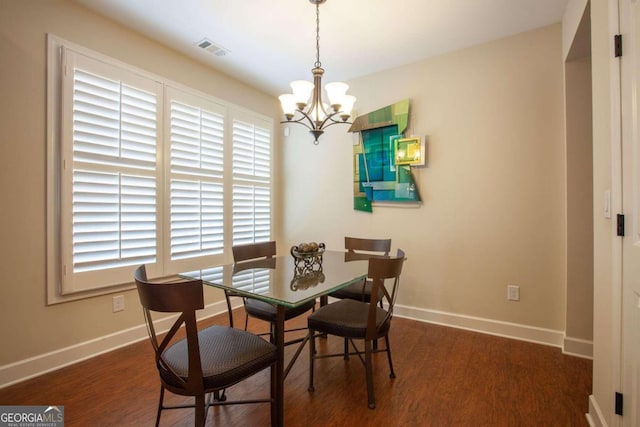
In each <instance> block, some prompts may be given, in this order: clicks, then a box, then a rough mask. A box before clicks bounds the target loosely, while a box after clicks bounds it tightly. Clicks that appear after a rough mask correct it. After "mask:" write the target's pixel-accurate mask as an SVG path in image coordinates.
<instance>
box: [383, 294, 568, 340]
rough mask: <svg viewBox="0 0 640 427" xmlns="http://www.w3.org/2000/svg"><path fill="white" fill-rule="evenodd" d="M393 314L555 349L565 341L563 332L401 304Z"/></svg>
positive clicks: (396, 306) (395, 308)
mask: <svg viewBox="0 0 640 427" xmlns="http://www.w3.org/2000/svg"><path fill="white" fill-rule="evenodd" d="M393 314H394V315H397V316H398V317H404V318H407V319H413V320H417V321H421V322H427V323H435V324H437V325H442V326H450V327H454V328H459V329H466V330H469V331H474V332H481V333H484V334H489V335H496V336H500V337H505V338H513V339H517V340H520V341H528V342H533V343H537V344H544V345H550V346H553V347H560V348H562V343H563V340H564V332H563V331H554V330H552V329H543V328H537V327H533V326H527V325H520V324H517V323H509V322H502V321H499V320H491V319H485V318H481V317H473V316H466V315H462V314H455V313H447V312H444V311H437V310H426V309H422V308H415V307H408V306H402V305H399V304H396V305H395V307H394V310H393Z"/></svg>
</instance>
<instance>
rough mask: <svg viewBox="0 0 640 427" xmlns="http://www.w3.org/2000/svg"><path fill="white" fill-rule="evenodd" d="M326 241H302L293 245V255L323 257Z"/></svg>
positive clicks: (295, 256)
mask: <svg viewBox="0 0 640 427" xmlns="http://www.w3.org/2000/svg"><path fill="white" fill-rule="evenodd" d="M323 252H324V243H316V242H309V243H300V244H299V245H298V246H291V255H293V257H294V258H310V257H318V256H320V257H322V253H323Z"/></svg>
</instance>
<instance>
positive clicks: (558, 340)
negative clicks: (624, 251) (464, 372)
mask: <svg viewBox="0 0 640 427" xmlns="http://www.w3.org/2000/svg"><path fill="white" fill-rule="evenodd" d="M240 304H241V301H240V300H238V301H236V302H235V303H234V308H235V307H237V306H239V305H240ZM226 310H227V307H226V304H225V302H224V301H219V302H216V303H213V304H210V305H208V306H206V307H205V308H204V310H202V311H201V312H200V313H199V318H200V319H204V318H207V317H211V316H215V315H218V314H220V313H223V312H225V311H226ZM394 314H395V315H397V316H398V317H404V318H407V319H412V320H416V321H420V322H427V323H434V324H438V325H443V326H450V327H454V328H460V329H466V330H470V331H474V332H481V333H485V334H490V335H497V336H502V337H506V338H512V339H517V340H521V341H529V342H533V343H537V344H544V345H550V346H553V347H559V348H563V349H565V348H566V349H568V350H570V351H568V352H567V354H574V355H577V356H580V357H591V351H592V343H590V342H586V341H583V340H578V339H575V338H566V337H565V336H564V332H563V331H555V330H551V329H543V328H536V327H532V326H526V325H520V324H516V323H509V322H502V321H498V320H491V319H484V318H480V317H473V316H465V315H460V314H454V313H447V312H443V311H437V310H426V309H421V308H415V307H408V306H403V305H399V304H396V306H395V310H394ZM171 324H172V322H171V318H166V319H162V320H160V321H159V323H158V327H157V330H158V331H166V330H168V329H169V328H170V327H171ZM146 338H147V330H146V326H145V325H144V324H140V325H138V326H135V327H133V328H129V329H126V330H123V331H119V332H116V333H113V334H110V335H107V336H104V337H100V338H95V339H92V340H89V341H86V342H83V343H79V344H76V345H73V346H69V347H65V348H62V349H59V350H55V351H52V352H49V353H45V354H41V355H38V356H34V357H31V358H29V359H25V360H21V361H18V362H15V363H11V364H8V365H4V366H0V388H3V387H7V386H9V385H11V384H15V383H18V382H20V381H24V380H27V379H29V378H33V377H36V376H38V375H42V374H45V373H47V372H51V371H54V370H56V369H60V368H63V367H65V366H68V365H72V364H74V363H77V362H80V361H82V360H85V359H89V358H91V357H94V356H97V355H99V354H102V353H106V352H108V351H111V350H115V349H117V348H120V347H124V346H126V345H129V344H132V343H134V342H137V341H140V340H143V339H146Z"/></svg>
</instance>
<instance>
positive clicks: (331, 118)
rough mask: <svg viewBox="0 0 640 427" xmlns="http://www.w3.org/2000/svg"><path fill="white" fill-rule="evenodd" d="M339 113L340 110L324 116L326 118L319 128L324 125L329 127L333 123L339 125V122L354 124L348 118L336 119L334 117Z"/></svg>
mask: <svg viewBox="0 0 640 427" xmlns="http://www.w3.org/2000/svg"><path fill="white" fill-rule="evenodd" d="M338 114H339V112H335V113H331V114H327V116H326V117H325V118H324V120H322V122H321V123H320V127H319V128H320V129H323V128H324V127H329V126H331V125H339V124H342V123H344V124H347V125H350V124H352V123H351V122H348V121H346V120H336V119H334V117H335V116H336V115H338ZM327 123H329V124H327Z"/></svg>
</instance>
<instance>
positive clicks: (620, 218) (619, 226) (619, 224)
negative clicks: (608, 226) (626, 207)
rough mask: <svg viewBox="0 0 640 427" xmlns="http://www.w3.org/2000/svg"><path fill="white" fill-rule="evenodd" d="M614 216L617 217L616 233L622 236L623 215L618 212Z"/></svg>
mask: <svg viewBox="0 0 640 427" xmlns="http://www.w3.org/2000/svg"><path fill="white" fill-rule="evenodd" d="M616 218H617V224H616V229H617V235H618V236H619V237H624V215H623V214H618V215H617V217H616Z"/></svg>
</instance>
